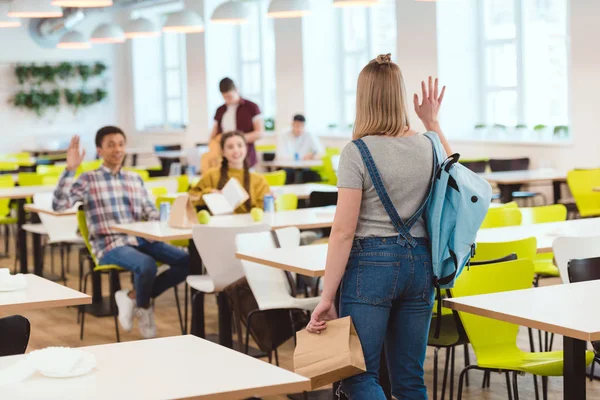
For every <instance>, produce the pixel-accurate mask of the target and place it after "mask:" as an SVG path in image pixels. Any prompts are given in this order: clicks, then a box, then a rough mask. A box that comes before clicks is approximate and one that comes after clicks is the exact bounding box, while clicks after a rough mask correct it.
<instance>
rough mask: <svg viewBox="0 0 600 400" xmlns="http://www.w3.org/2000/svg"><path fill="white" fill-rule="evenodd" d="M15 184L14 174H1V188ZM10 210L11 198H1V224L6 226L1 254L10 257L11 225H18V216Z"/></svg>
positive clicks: (0, 255)
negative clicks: (13, 214) (12, 214)
mask: <svg viewBox="0 0 600 400" xmlns="http://www.w3.org/2000/svg"><path fill="white" fill-rule="evenodd" d="M14 186H15V182H14V181H13V179H12V176H10V175H0V188H11V187H14ZM10 212H11V207H10V199H0V226H4V254H0V257H8V250H9V249H8V246H9V245H8V242H9V239H10V230H11V227H13V226H16V224H17V218H16V217H13V216H11V214H10ZM15 257H16V255H15ZM15 261H16V260H15Z"/></svg>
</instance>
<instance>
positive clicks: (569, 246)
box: [552, 236, 600, 283]
mask: <svg viewBox="0 0 600 400" xmlns="http://www.w3.org/2000/svg"><path fill="white" fill-rule="evenodd" d="M552 250H553V251H554V258H555V259H556V265H557V266H558V270H559V272H560V278H561V279H562V281H563V283H570V281H569V271H568V266H569V261H570V260H573V259H576V258H592V257H600V236H589V237H567V236H565V237H558V238H556V239H555V240H554V243H552Z"/></svg>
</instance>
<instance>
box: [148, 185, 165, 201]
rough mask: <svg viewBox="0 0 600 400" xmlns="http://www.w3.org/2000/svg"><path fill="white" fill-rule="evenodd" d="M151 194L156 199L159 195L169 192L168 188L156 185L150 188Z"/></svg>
mask: <svg viewBox="0 0 600 400" xmlns="http://www.w3.org/2000/svg"><path fill="white" fill-rule="evenodd" d="M150 192H151V193H152V196H153V197H154V198H155V199H156V198H158V197H160V196H166V195H167V194H168V193H169V190H168V189H167V188H166V187H162V186H157V187H153V188H152V189H150Z"/></svg>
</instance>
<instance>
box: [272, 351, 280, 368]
mask: <svg viewBox="0 0 600 400" xmlns="http://www.w3.org/2000/svg"><path fill="white" fill-rule="evenodd" d="M273 352H274V353H275V365H277V366H278V367H279V354H278V353H277V349H274V350H273Z"/></svg>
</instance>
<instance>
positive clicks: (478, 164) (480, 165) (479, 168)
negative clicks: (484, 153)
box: [460, 160, 488, 173]
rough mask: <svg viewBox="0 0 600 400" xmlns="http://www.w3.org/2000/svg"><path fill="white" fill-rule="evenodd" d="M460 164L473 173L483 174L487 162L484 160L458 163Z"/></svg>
mask: <svg viewBox="0 0 600 400" xmlns="http://www.w3.org/2000/svg"><path fill="white" fill-rule="evenodd" d="M460 163H461V164H462V165H464V166H465V167H467V168H468V169H470V170H471V171H473V172H475V173H482V172H485V171H486V170H487V166H488V162H487V161H486V160H477V161H460Z"/></svg>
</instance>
